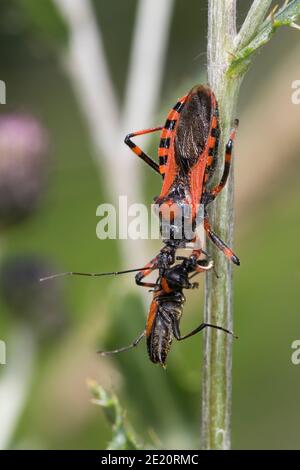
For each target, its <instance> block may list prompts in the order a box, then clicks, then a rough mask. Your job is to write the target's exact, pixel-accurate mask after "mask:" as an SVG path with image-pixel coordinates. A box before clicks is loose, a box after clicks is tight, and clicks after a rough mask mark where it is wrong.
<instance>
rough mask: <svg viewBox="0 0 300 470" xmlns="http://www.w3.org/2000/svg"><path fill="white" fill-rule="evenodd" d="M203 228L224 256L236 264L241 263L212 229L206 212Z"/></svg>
mask: <svg viewBox="0 0 300 470" xmlns="http://www.w3.org/2000/svg"><path fill="white" fill-rule="evenodd" d="M204 230H205V232H206V233H207V235H208V237H209V239H210V240H211V241H212V242H213V243H214V244H215V245H216V247H217V248H219V250H221V251H222V252H223V253H224V255H225V256H226V258H228V259H230V260H231V261H232V262H233V263H234V264H236V265H237V266H239V265H240V264H241V263H240V260H239V258H238V257H237V256H236V255H235V254H234V253H233V251H232V250H231V248H229V246H228V245H226V243H225V242H223V240H221V238H220V237H219V236H218V235H217V234H216V233H215V232H214V231H213V230H212V228H211V226H210V223H209V220H208V216H207V214H206V215H205V217H204Z"/></svg>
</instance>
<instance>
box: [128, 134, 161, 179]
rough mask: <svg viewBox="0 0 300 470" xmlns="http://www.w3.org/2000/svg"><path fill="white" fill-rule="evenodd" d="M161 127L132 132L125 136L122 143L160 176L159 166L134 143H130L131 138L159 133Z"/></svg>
mask: <svg viewBox="0 0 300 470" xmlns="http://www.w3.org/2000/svg"><path fill="white" fill-rule="evenodd" d="M162 128H163V126H158V127H152V128H150V129H144V130H142V131H136V132H132V133H131V134H127V136H126V137H125V139H124V142H125V144H126V145H128V147H129V148H130V149H131V150H132V151H133V153H135V154H136V155H137V156H138V157H140V158H141V159H142V160H143V161H144V162H145V163H147V165H149V166H151V168H152V169H153V170H154V171H156V172H157V173H159V174H160V171H159V165H158V164H157V163H156V162H155V161H153V160H152V158H150V157H149V155H147V154H146V153H145V152H144V151H143V150H142V149H141V148H140V147H138V146H137V145H136V144H135V143H134V142H132V140H131V139H132V137H136V136H139V135H145V134H151V133H152V132H156V131H161V130H162Z"/></svg>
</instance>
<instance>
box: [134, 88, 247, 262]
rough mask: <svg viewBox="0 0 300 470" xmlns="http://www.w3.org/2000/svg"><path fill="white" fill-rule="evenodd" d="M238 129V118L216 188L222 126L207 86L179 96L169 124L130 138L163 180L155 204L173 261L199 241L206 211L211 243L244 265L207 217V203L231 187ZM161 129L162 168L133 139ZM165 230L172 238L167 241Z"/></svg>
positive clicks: (216, 107)
mask: <svg viewBox="0 0 300 470" xmlns="http://www.w3.org/2000/svg"><path fill="white" fill-rule="evenodd" d="M237 126H238V120H235V128H234V129H233V131H232V132H231V134H230V136H229V140H228V143H227V145H226V151H225V163H224V169H223V175H222V177H221V180H220V182H219V183H218V184H217V185H216V186H214V187H213V188H212V189H209V187H208V184H209V182H210V181H211V178H212V176H213V175H214V172H215V170H216V166H217V157H218V145H219V138H220V125H219V113H218V104H217V100H216V97H215V95H214V93H213V92H212V90H211V89H210V88H209V87H208V86H204V85H198V86H196V87H194V88H192V90H191V91H190V92H189V93H188V94H187V95H185V96H183V97H182V98H180V99H179V101H178V102H177V103H176V104H175V106H174V107H173V108H172V109H171V111H170V112H169V114H168V116H167V120H166V122H165V125H164V126H159V127H154V128H151V129H145V130H142V131H137V132H133V133H131V134H128V135H127V136H126V137H125V143H126V144H127V145H128V146H129V147H130V148H131V150H132V151H133V152H134V153H135V154H136V155H137V156H139V157H140V158H141V159H142V160H144V161H145V162H146V163H147V164H148V165H149V166H150V167H151V168H152V169H153V170H155V171H156V172H157V173H159V174H160V175H161V176H162V178H163V184H162V189H161V193H160V195H159V196H158V197H157V198H155V203H156V204H157V205H158V207H159V217H160V227H161V234H162V236H163V242H164V244H165V245H166V246H167V247H170V248H171V249H170V250H169V252H172V251H173V254H172V256H173V258H174V253H175V251H176V249H177V248H179V247H185V246H186V244H187V243H189V242H195V241H196V237H195V235H194V230H195V228H196V226H197V222H198V220H197V217H198V215H199V210H201V209H203V213H204V230H205V232H206V233H207V235H208V237H209V239H210V240H211V241H212V242H213V243H214V244H215V245H216V246H217V247H218V248H219V249H220V250H221V251H222V252H223V253H224V255H225V256H226V257H227V258H228V259H230V260H231V261H232V262H233V263H234V264H236V265H239V264H240V261H239V259H238V257H237V256H236V255H235V254H234V253H233V251H232V250H231V249H230V248H229V247H228V246H227V245H226V243H225V242H223V240H221V239H220V237H219V236H218V235H217V234H216V233H215V232H214V231H213V230H212V228H211V225H210V222H209V218H208V213H207V205H208V204H209V203H211V202H212V201H213V200H214V199H215V198H216V197H217V195H218V194H219V193H220V192H221V190H222V189H223V188H224V186H225V185H226V182H227V179H228V176H229V171H230V163H231V156H232V149H233V141H234V138H235V134H236V129H237ZM159 130H161V137H160V143H159V148H158V157H159V164H157V163H156V162H155V161H153V160H152V159H151V158H150V157H149V156H148V155H147V154H146V153H145V152H144V151H143V150H142V149H141V148H140V147H138V146H137V145H136V144H135V143H134V142H133V141H132V138H133V137H136V136H139V135H143V134H149V133H152V132H155V131H159ZM178 220H180V222H181V223H180V224H179V225H180V226H181V227H182V225H184V224H186V223H187V222H189V225H190V227H191V228H192V232H189V233H190V234H191V235H190V236H189V235H188V236H186V234H184V235H182V233H181V234H180V236H179V237H178V229H179V227H178ZM166 231H167V232H168V233H169V236H168V237H164V233H165V232H166ZM162 256H163V255H162ZM171 264H172V263H171ZM147 267H149V265H147Z"/></svg>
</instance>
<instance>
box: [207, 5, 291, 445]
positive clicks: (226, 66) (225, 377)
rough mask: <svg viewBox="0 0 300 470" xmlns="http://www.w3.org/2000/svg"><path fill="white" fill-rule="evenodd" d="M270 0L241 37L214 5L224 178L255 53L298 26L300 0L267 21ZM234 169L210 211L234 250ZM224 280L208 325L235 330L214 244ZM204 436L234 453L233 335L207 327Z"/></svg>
mask: <svg viewBox="0 0 300 470" xmlns="http://www.w3.org/2000/svg"><path fill="white" fill-rule="evenodd" d="M269 5H270V1H269V0H261V1H259V2H258V1H257V0H254V2H253V4H252V6H251V8H250V10H249V13H248V15H247V17H246V20H245V22H244V24H243V26H242V27H241V29H240V32H239V34H236V0H209V1H208V54H207V55H208V82H209V85H210V86H211V88H212V89H213V90H214V92H215V94H216V97H217V100H218V103H219V110H220V125H221V132H222V134H221V141H220V146H219V155H218V157H219V159H218V161H219V167H218V172H217V173H218V175H217V176H218V178H220V175H221V172H222V170H223V165H224V154H225V146H226V142H227V140H228V136H229V133H230V128H231V126H232V123H233V120H234V118H235V117H236V105H237V99H238V94H239V89H240V85H241V82H242V80H243V77H244V75H245V73H246V71H247V70H248V67H249V65H250V62H251V61H252V58H253V56H254V54H253V53H254V52H255V51H256V50H257V49H258V48H259V47H261V46H262V45H264V44H265V43H266V42H268V41H269V40H270V38H271V37H272V35H273V33H274V32H275V31H276V30H277V29H278V28H279V27H280V26H282V25H290V26H293V25H294V22H295V21H296V20H297V18H298V16H299V14H300V0H292V1H291V2H289V3H285V4H284V5H283V6H282V7H281V8H280V9H279V10H278V11H277V12H276V14H275V12H274V13H273V14H271V15H269V17H268V18H267V19H265V20H264V17H265V15H266V13H267V10H268V7H269ZM233 201H234V182H233V165H232V166H231V173H230V177H229V180H228V182H227V185H226V187H225V188H224V190H223V191H222V193H221V194H220V195H219V196H218V197H217V199H216V200H215V201H214V203H212V204H211V206H210V208H209V217H210V222H211V225H212V226H213V229H214V230H215V231H216V232H217V233H218V234H219V236H220V237H221V238H222V239H223V240H224V241H225V242H226V243H227V244H228V245H229V246H233V229H234V204H233ZM208 252H209V254H210V255H211V256H212V257H213V259H214V263H215V269H216V272H217V273H218V277H216V276H215V274H214V273H211V272H210V273H208V274H207V277H206V285H205V313H204V318H205V322H207V323H212V324H215V325H220V326H223V327H225V328H228V329H230V330H232V327H233V311H232V293H233V286H232V264H231V263H230V262H228V260H227V259H226V258H225V256H224V255H223V254H222V253H221V252H220V251H219V250H216V249H215V248H214V247H213V246H212V245H211V244H209V247H208ZM202 377H203V379H202V380H203V383H202V422H201V436H202V442H201V443H202V448H203V449H230V446H231V436H230V421H231V388H232V337H231V336H229V335H225V334H224V333H223V332H222V331H217V330H215V329H207V330H206V332H205V339H204V364H203V373H202Z"/></svg>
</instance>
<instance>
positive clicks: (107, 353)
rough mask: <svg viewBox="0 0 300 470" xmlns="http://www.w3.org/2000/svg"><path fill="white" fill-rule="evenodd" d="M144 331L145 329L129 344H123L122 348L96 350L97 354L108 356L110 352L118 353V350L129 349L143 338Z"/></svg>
mask: <svg viewBox="0 0 300 470" xmlns="http://www.w3.org/2000/svg"><path fill="white" fill-rule="evenodd" d="M145 334H146V332H145V330H144V331H143V332H142V333H141V334H140V335H139V336H138V337H137V338H136V339H135V340H134V341H133V342H132V343H131V344H129V346H124V347H123V348H118V349H113V350H112V351H98V354H100V355H101V356H110V355H111V354H118V353H120V352H124V351H128V350H129V349H133V348H136V346H137V345H138V344H139V342H140V341H141V340H142V339H143V338H144V336H145Z"/></svg>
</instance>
